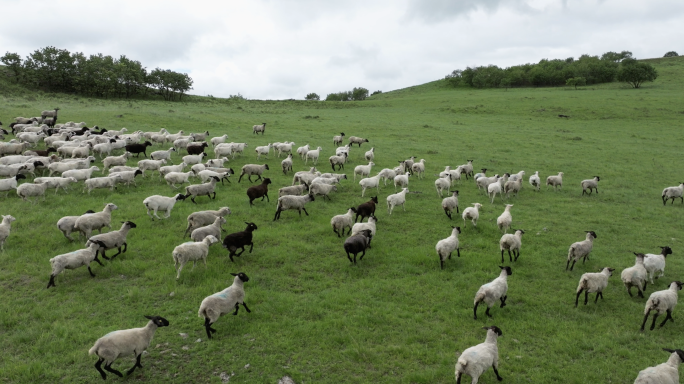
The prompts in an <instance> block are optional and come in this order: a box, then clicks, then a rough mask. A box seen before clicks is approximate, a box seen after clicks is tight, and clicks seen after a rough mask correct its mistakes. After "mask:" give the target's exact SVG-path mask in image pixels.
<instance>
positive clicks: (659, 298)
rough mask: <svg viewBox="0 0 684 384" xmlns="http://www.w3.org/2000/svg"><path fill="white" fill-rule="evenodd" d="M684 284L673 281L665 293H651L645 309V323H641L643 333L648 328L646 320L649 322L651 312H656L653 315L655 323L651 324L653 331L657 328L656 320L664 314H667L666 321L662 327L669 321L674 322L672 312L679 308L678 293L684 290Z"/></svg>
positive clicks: (661, 324)
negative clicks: (683, 288)
mask: <svg viewBox="0 0 684 384" xmlns="http://www.w3.org/2000/svg"><path fill="white" fill-rule="evenodd" d="M682 285H684V284H683V283H681V282H679V281H673V282H672V283H671V284H670V288H669V289H666V290H663V291H656V292H653V293H651V296H649V297H648V301H646V307H645V308H644V322H643V323H641V331H642V332H643V330H644V327H645V326H646V320H648V315H650V314H651V311H655V313H654V314H653V323H652V324H651V331H652V330H653V329H654V328H655V324H656V318H658V316H659V315H662V314H663V313H667V316H666V317H665V320H663V322H662V323H660V326H661V327H662V326H664V325H665V323H667V321H668V320H672V321H674V319H673V318H672V311H674V308H675V306H677V294H678V292H677V291H681V290H682Z"/></svg>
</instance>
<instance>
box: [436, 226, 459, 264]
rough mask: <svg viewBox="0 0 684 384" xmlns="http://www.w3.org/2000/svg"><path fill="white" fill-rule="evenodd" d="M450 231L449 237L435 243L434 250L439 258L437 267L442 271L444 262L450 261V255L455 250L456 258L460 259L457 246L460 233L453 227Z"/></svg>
mask: <svg viewBox="0 0 684 384" xmlns="http://www.w3.org/2000/svg"><path fill="white" fill-rule="evenodd" d="M451 228H453V229H452V230H451V236H449V237H447V238H446V239H442V240H440V241H438V242H437V245H436V246H435V249H436V250H437V256H439V266H440V268H441V269H444V260H446V259H449V260H451V253H452V252H453V251H454V250H456V256H458V257H461V248H459V246H458V234H459V233H461V228H460V227H454V226H452V227H451Z"/></svg>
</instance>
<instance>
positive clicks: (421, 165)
mask: <svg viewBox="0 0 684 384" xmlns="http://www.w3.org/2000/svg"><path fill="white" fill-rule="evenodd" d="M411 171H412V172H413V173H417V174H418V178H419V179H422V178H423V175H424V174H425V159H420V161H419V162H417V163H414V164H413V165H412V166H411Z"/></svg>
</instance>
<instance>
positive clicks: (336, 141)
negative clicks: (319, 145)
mask: <svg viewBox="0 0 684 384" xmlns="http://www.w3.org/2000/svg"><path fill="white" fill-rule="evenodd" d="M343 137H344V132H342V133H340V134H339V135H337V136H333V145H340V144H342V138H343Z"/></svg>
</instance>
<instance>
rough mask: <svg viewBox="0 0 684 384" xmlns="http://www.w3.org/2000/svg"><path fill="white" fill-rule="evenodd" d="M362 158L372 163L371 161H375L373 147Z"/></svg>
mask: <svg viewBox="0 0 684 384" xmlns="http://www.w3.org/2000/svg"><path fill="white" fill-rule="evenodd" d="M364 157H365V158H366V161H373V159H375V147H371V149H370V150H369V151H366V153H365V155H364Z"/></svg>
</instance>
